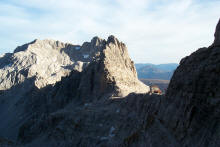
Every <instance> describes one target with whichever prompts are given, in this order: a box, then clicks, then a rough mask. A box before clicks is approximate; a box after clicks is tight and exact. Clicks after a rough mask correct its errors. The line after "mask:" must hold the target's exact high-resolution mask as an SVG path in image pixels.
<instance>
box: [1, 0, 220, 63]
mask: <svg viewBox="0 0 220 147" xmlns="http://www.w3.org/2000/svg"><path fill="white" fill-rule="evenodd" d="M219 10H220V1H218V0H212V1H209V0H105V1H103V0H62V1H58V0H47V1H45V0H28V1H27V0H19V1H17V0H2V1H1V2H0V22H1V23H0V34H1V37H0V54H2V53H5V52H12V51H13V50H14V48H15V47H16V46H18V45H22V44H24V43H27V42H30V41H32V40H34V39H36V38H39V39H45V38H52V39H56V40H61V41H64V42H71V43H73V44H81V43H83V42H84V41H89V40H90V39H91V38H92V37H94V36H99V37H102V38H107V37H108V36H109V35H111V34H113V35H115V36H116V37H118V38H119V39H120V40H121V41H123V42H125V43H126V44H127V47H128V50H129V53H130V56H131V57H132V59H133V60H134V61H135V62H136V63H140V62H142V63H143V62H145V63H146V62H151V63H156V64H157V63H170V62H179V61H180V59H181V58H183V57H184V56H186V55H189V54H190V53H191V52H193V51H195V50H196V49H198V48H199V47H203V46H209V45H210V44H211V43H212V41H213V39H214V37H213V34H214V28H215V25H216V24H217V21H218V19H219V17H220V11H219Z"/></svg>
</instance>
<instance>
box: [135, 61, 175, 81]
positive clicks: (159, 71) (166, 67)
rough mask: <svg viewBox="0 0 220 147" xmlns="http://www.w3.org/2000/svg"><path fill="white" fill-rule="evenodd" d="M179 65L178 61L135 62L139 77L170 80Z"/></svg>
mask: <svg viewBox="0 0 220 147" xmlns="http://www.w3.org/2000/svg"><path fill="white" fill-rule="evenodd" d="M177 66H178V64H177V63H168V64H158V65H155V64H151V63H145V64H144V63H138V64H135V67H136V70H137V74H138V78H139V79H162V80H170V79H171V77H172V75H173V72H174V70H175V69H176V68H177Z"/></svg>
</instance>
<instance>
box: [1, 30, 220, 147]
mask: <svg viewBox="0 0 220 147" xmlns="http://www.w3.org/2000/svg"><path fill="white" fill-rule="evenodd" d="M216 32H219V27H218V26H217V29H216ZM215 34H218V33H215ZM215 37H216V35H215ZM95 40H96V41H95V43H94V44H96V43H97V42H98V43H97V44H99V46H98V47H97V45H96V47H97V50H100V51H98V52H97V54H95V56H93V57H94V58H93V59H92V60H91V61H89V62H90V63H87V64H86V67H85V68H82V70H81V71H79V70H72V71H71V72H70V73H69V75H68V76H66V77H63V78H62V79H61V80H60V81H59V82H56V83H55V84H54V85H47V86H44V87H43V88H38V87H37V85H36V84H35V81H36V79H35V78H34V77H32V78H28V79H26V80H24V82H23V84H17V85H15V86H13V87H12V88H10V89H7V90H4V91H2V93H1V95H0V100H1V107H0V113H1V115H0V116H1V120H3V121H1V123H0V127H1V128H0V132H1V134H0V135H1V136H3V137H4V138H7V139H10V140H13V141H15V142H16V143H15V144H17V145H20V146H31V147H32V146H51V147H52V146H53V147H54V146H57V147H58V146H90V147H91V146H147V147H160V146H167V147H177V146H178V147H179V146H183V147H194V146H200V147H215V146H220V141H219V140H220V135H219V132H220V131H219V128H220V124H219V116H220V111H219V110H220V109H219V108H220V107H219V105H220V89H219V88H220V85H219V84H220V78H219V75H220V48H219V46H216V45H212V46H210V47H209V48H201V49H199V50H197V51H196V52H194V53H192V54H191V55H190V56H187V57H185V58H184V59H182V60H181V62H180V65H179V67H178V68H177V69H176V71H175V72H174V75H173V77H172V79H171V81H170V85H169V87H168V89H167V93H166V95H165V96H164V95H155V94H152V95H149V94H144V92H145V93H146V92H148V88H149V87H144V89H145V90H144V91H142V90H143V89H141V88H142V86H143V85H142V83H139V81H136V79H137V78H136V71H135V68H134V66H133V63H132V61H131V60H130V58H129V57H128V55H127V51H126V50H125V46H124V44H123V43H120V42H119V41H118V40H117V39H116V38H115V37H113V36H110V37H109V39H108V40H107V41H103V40H101V39H99V38H95ZM215 40H216V38H215ZM92 42H93V41H92ZM214 42H216V41H214ZM86 44H87V43H86ZM88 44H90V43H88ZM214 44H215V43H214ZM84 45H85V44H84ZM90 45H91V44H90ZM86 46H87V45H86ZM88 46H89V45H88ZM103 46H104V47H103ZM124 71H126V72H127V73H126V74H124ZM25 85H28V87H26V86H25ZM24 87H25V90H24V89H23V91H22V90H21V89H22V88H24ZM18 89H19V90H20V91H21V93H19V94H18ZM132 92H136V93H132ZM129 93H130V94H129ZM137 93H142V94H137ZM14 96H16V97H14ZM3 118H4V119H3ZM14 126H16V127H14Z"/></svg>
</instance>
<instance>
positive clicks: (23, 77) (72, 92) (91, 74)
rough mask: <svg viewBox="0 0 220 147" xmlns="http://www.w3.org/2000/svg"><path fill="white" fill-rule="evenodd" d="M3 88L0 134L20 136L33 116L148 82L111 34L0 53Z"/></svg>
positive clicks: (145, 89) (130, 90) (137, 90)
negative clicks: (86, 39)
mask: <svg viewBox="0 0 220 147" xmlns="http://www.w3.org/2000/svg"><path fill="white" fill-rule="evenodd" d="M0 90H1V91H0V120H1V121H0V136H4V137H5V138H9V139H13V140H16V137H17V136H18V132H19V129H20V127H21V125H22V124H23V123H24V122H25V121H27V120H28V118H33V117H36V116H40V115H43V114H45V113H50V112H54V111H57V110H59V109H61V108H64V107H65V106H66V105H68V104H70V103H71V102H73V101H74V102H75V103H80V104H82V103H86V102H92V101H97V100H100V99H103V100H107V99H110V98H119V97H124V96H127V95H128V94H130V93H148V92H149V87H148V86H146V85H145V84H143V83H142V82H140V81H139V80H138V78H137V73H136V69H135V67H134V64H133V61H131V59H130V57H129V55H128V51H127V48H126V46H125V44H124V43H122V42H120V41H118V39H117V38H115V37H114V36H110V37H109V38H108V39H107V40H104V39H100V38H98V37H94V38H93V39H92V40H91V42H85V43H83V44H82V45H81V46H80V45H72V44H69V43H62V42H59V41H54V40H34V41H33V42H31V43H28V44H25V45H22V46H19V47H17V48H16V49H15V51H14V53H8V54H5V55H3V56H1V57H0ZM6 116H7V117H6Z"/></svg>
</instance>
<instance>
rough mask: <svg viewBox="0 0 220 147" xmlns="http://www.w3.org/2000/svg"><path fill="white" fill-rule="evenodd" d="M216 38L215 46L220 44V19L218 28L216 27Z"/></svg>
mask: <svg viewBox="0 0 220 147" xmlns="http://www.w3.org/2000/svg"><path fill="white" fill-rule="evenodd" d="M214 36H215V40H214V43H213V45H214V46H220V19H219V22H218V24H217V26H216V29H215V35H214Z"/></svg>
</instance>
